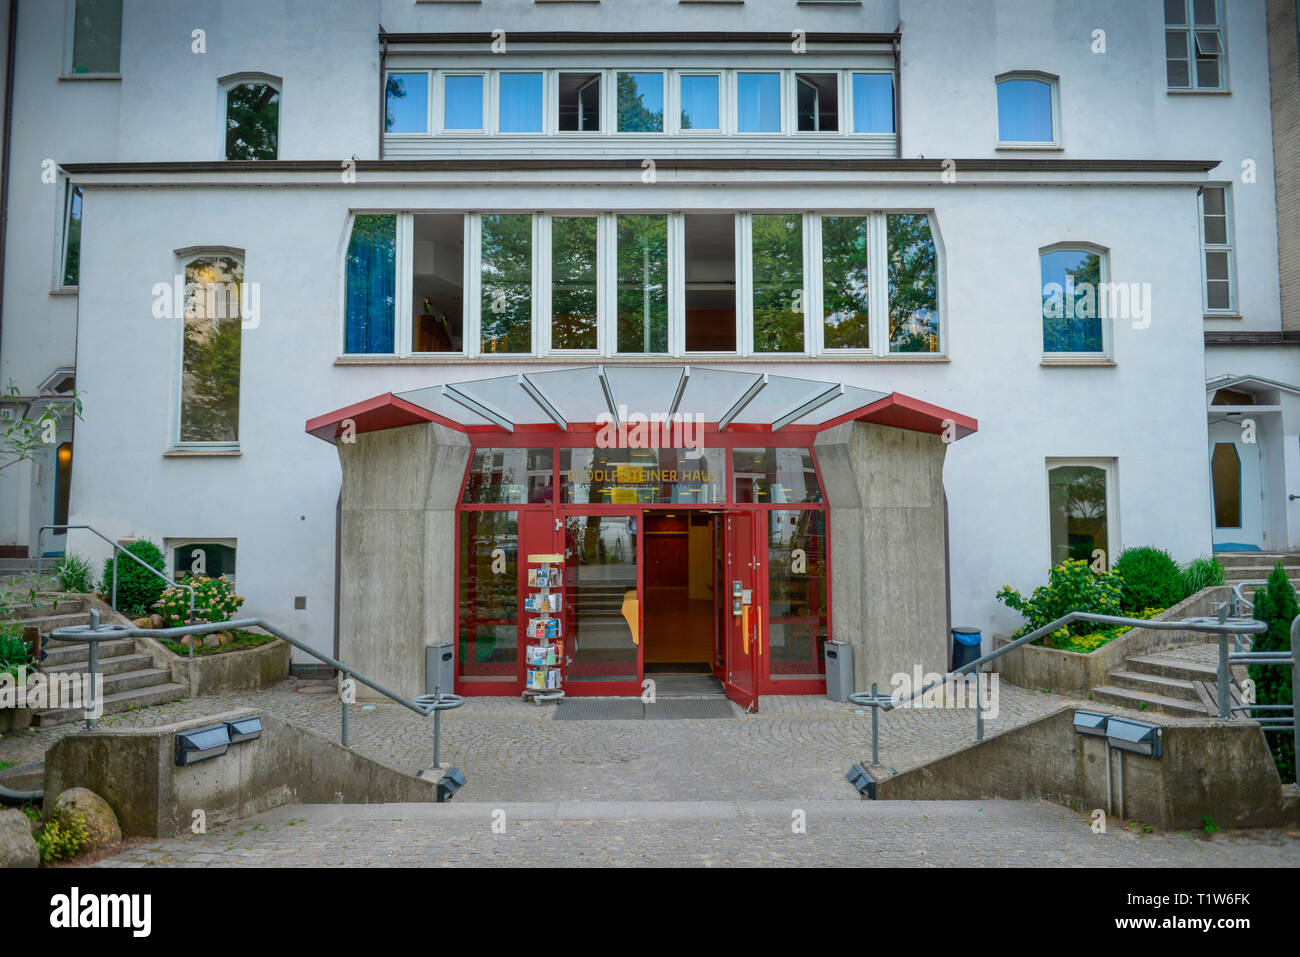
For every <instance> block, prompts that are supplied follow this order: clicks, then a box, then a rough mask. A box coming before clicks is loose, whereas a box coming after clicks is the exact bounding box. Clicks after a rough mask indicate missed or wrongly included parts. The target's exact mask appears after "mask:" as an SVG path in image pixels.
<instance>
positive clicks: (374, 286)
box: [344, 214, 397, 353]
mask: <svg viewBox="0 0 1300 957" xmlns="http://www.w3.org/2000/svg"><path fill="white" fill-rule="evenodd" d="M346 276H347V291H346V296H345V298H346V304H345V311H346V333H345V342H344V351H345V352H349V353H391V352H392V351H393V345H394V338H393V326H394V319H395V318H396V314H397V216H396V215H393V214H389V215H378V216H374V215H364V214H362V215H358V216H356V217H355V218H354V219H353V221H352V236H351V237H350V238H349V240H348V254H347V264H346Z"/></svg>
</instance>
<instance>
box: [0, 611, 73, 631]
mask: <svg viewBox="0 0 1300 957" xmlns="http://www.w3.org/2000/svg"><path fill="white" fill-rule="evenodd" d="M5 624H14V625H17V626H18V627H19V628H38V629H40V632H41V634H42V635H48V634H49V633H50V632H52V631H53V630H54V629H55V628H68V627H70V626H72V625H89V624H90V615H89V613H87V612H84V611H70V612H66V613H65V612H62V611H61V612H59V613H57V614H50V615H36V616H34V617H32V618H13V619H10V620H9V621H8V622H5Z"/></svg>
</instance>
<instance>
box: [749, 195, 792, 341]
mask: <svg viewBox="0 0 1300 957" xmlns="http://www.w3.org/2000/svg"><path fill="white" fill-rule="evenodd" d="M753 237H754V240H753V254H754V351H755V352H803V349H804V342H803V217H802V216H799V215H797V214H794V215H773V216H768V215H756V216H754V217H753Z"/></svg>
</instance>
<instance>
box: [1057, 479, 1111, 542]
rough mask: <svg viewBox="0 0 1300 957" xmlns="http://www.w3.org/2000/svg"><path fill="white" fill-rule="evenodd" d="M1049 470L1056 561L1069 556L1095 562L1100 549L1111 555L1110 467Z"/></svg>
mask: <svg viewBox="0 0 1300 957" xmlns="http://www.w3.org/2000/svg"><path fill="white" fill-rule="evenodd" d="M1047 474H1048V492H1049V500H1050V508H1051V515H1050V522H1051V529H1052V564H1053V565H1059V564H1060V563H1061V562H1063V561H1065V560H1066V559H1067V558H1077V559H1081V560H1083V561H1086V562H1091V561H1092V560H1093V558H1094V554H1093V553H1094V552H1096V551H1097V550H1099V549H1100V550H1101V551H1102V552H1103V553H1104V555H1106V556H1109V554H1110V552H1109V543H1108V541H1107V530H1106V524H1107V522H1106V470H1105V469H1103V468H1098V467H1097V466H1095V465H1061V466H1057V467H1056V468H1053V469H1051V470H1050V471H1049V472H1048V473H1047ZM1106 561H1107V562H1109V558H1107V559H1106Z"/></svg>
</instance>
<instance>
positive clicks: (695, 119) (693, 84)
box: [681, 73, 722, 130]
mask: <svg viewBox="0 0 1300 957" xmlns="http://www.w3.org/2000/svg"><path fill="white" fill-rule="evenodd" d="M681 94H682V129H683V130H718V129H720V128H721V119H722V110H721V108H720V105H719V104H720V101H719V99H718V96H719V78H718V75H717V74H715V73H707V74H686V75H684V76H683V77H682V78H681Z"/></svg>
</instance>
